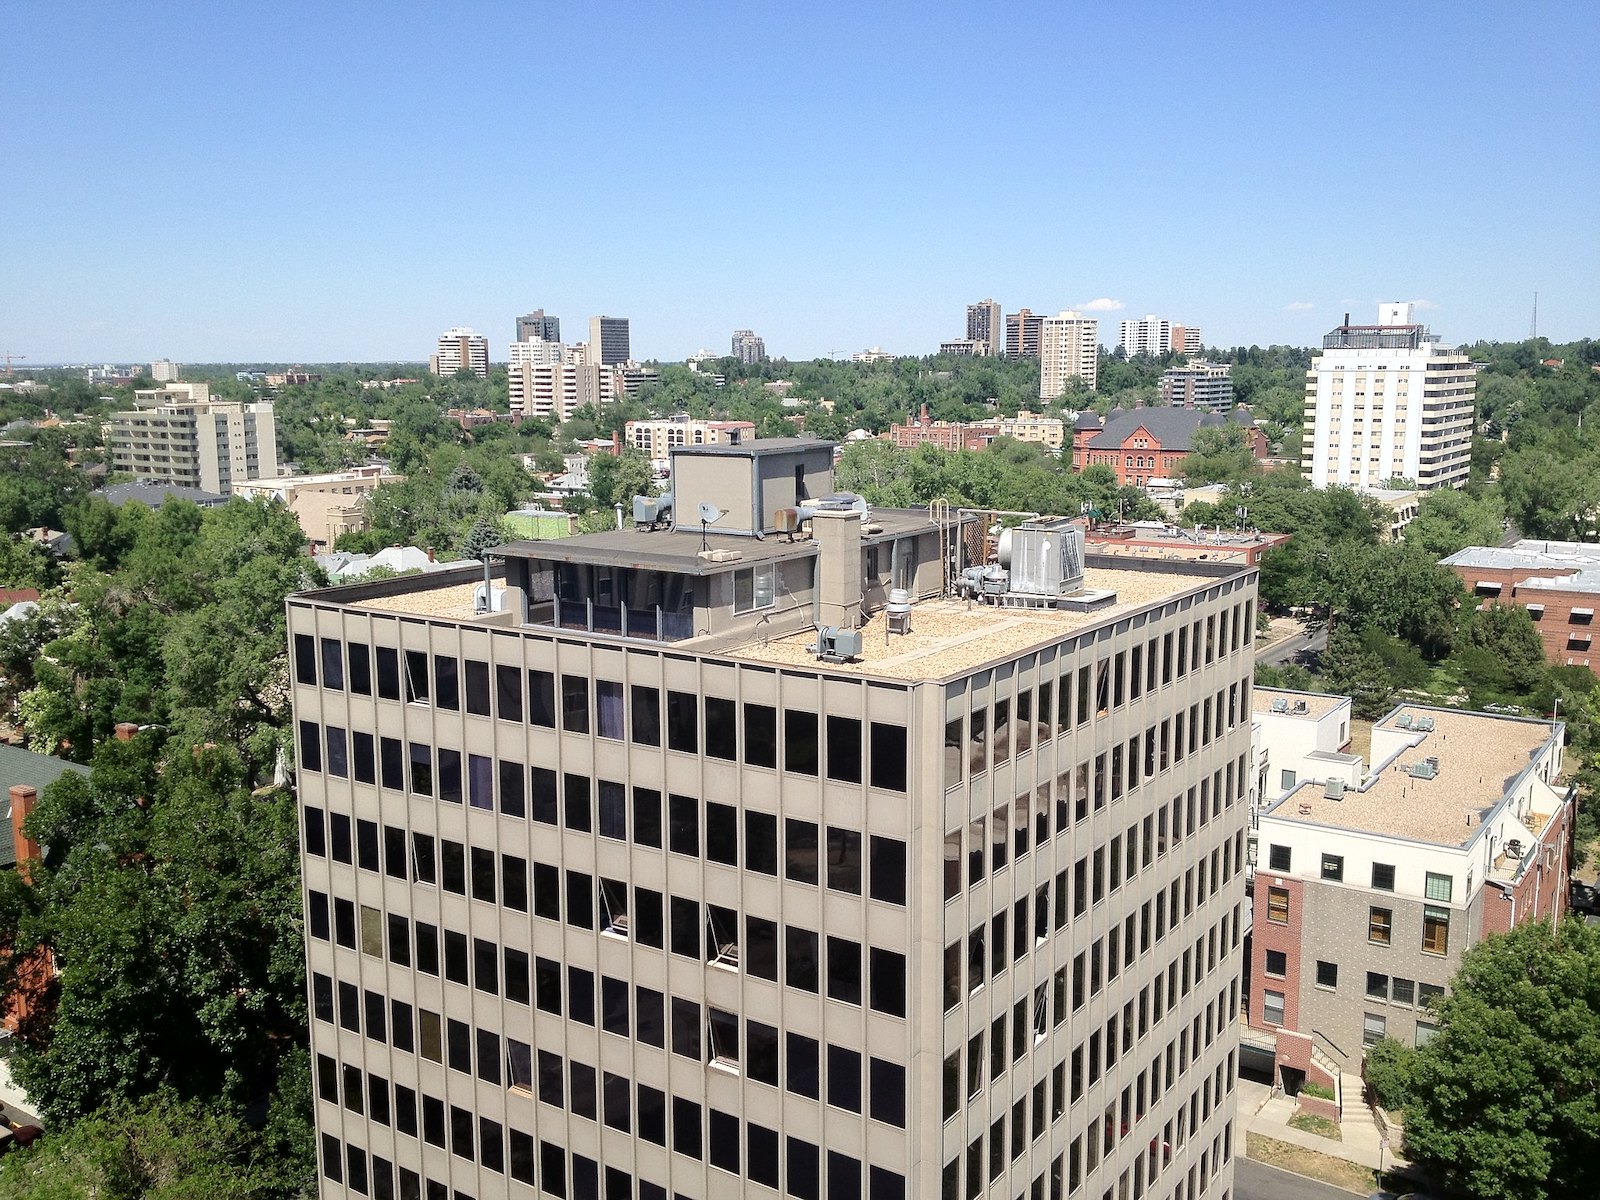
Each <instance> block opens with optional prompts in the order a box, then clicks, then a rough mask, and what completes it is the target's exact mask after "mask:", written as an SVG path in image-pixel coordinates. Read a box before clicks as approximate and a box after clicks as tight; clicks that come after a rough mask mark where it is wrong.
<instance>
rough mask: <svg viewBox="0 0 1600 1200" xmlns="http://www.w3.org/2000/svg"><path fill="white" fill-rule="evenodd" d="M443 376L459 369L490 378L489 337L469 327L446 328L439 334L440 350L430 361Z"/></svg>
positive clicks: (437, 373) (429, 364) (481, 377)
mask: <svg viewBox="0 0 1600 1200" xmlns="http://www.w3.org/2000/svg"><path fill="white" fill-rule="evenodd" d="M428 367H429V369H430V370H431V371H432V372H433V373H434V374H435V375H438V376H440V377H442V378H448V377H449V376H451V375H454V374H455V373H456V372H457V371H471V372H472V373H473V374H474V375H476V376H477V377H478V378H479V379H487V378H489V339H488V338H486V337H479V336H478V335H477V334H476V333H474V332H472V330H470V329H467V328H464V327H463V328H456V329H446V330H445V331H444V332H443V333H442V334H440V335H439V352H438V353H437V354H435V355H434V356H433V358H432V359H431V360H430V361H429V363H428Z"/></svg>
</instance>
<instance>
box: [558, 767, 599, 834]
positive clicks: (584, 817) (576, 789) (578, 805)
mask: <svg viewBox="0 0 1600 1200" xmlns="http://www.w3.org/2000/svg"><path fill="white" fill-rule="evenodd" d="M562 788H563V790H564V791H565V792H566V810H567V812H566V816H567V828H568V829H573V830H576V831H577V832H579V833H588V832H589V831H590V830H591V829H592V828H594V813H593V799H592V797H591V796H590V793H589V777H588V776H587V775H572V774H568V775H564V776H562Z"/></svg>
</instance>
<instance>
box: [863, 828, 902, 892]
mask: <svg viewBox="0 0 1600 1200" xmlns="http://www.w3.org/2000/svg"><path fill="white" fill-rule="evenodd" d="M871 845H872V870H871V882H870V886H871V888H872V898H873V899H874V900H884V901H887V902H888V903H890V904H904V903H905V902H906V844H905V843H904V842H902V841H901V840H900V839H899V838H890V837H878V836H877V835H873V838H872V842H871Z"/></svg>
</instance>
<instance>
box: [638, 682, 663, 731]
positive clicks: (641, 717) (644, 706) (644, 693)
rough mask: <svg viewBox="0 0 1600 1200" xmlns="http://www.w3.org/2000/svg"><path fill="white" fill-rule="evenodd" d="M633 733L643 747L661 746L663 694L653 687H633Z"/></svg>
mask: <svg viewBox="0 0 1600 1200" xmlns="http://www.w3.org/2000/svg"><path fill="white" fill-rule="evenodd" d="M632 733H633V740H634V741H635V742H637V743H638V744H639V745H641V746H659V745H660V744H661V693H660V692H659V691H657V690H656V689H655V688H653V687H640V686H639V685H637V684H635V685H634V687H633V719H632Z"/></svg>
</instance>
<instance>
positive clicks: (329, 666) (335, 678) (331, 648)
mask: <svg viewBox="0 0 1600 1200" xmlns="http://www.w3.org/2000/svg"><path fill="white" fill-rule="evenodd" d="M322 686H323V687H325V688H335V689H341V688H343V687H344V645H343V643H341V642H340V641H338V640H337V639H335V638H323V639H322Z"/></svg>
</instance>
